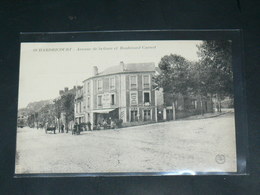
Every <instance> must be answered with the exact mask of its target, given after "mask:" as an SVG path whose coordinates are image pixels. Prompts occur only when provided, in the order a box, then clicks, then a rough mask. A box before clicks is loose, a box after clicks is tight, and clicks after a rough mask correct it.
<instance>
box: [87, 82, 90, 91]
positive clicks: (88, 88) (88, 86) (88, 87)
mask: <svg viewBox="0 0 260 195" xmlns="http://www.w3.org/2000/svg"><path fill="white" fill-rule="evenodd" d="M87 91H88V93H89V91H90V83H89V82H88V84H87Z"/></svg>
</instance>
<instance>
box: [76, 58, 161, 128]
mask: <svg viewBox="0 0 260 195" xmlns="http://www.w3.org/2000/svg"><path fill="white" fill-rule="evenodd" d="M153 74H155V65H154V63H131V64H124V63H123V62H120V64H119V65H117V66H113V67H110V68H108V69H106V70H104V71H103V72H98V68H97V67H93V76H92V77H90V78H88V79H86V80H84V81H83V83H84V85H83V102H81V104H83V112H82V113H81V116H82V114H83V115H84V117H82V118H81V122H88V121H90V122H91V124H92V125H94V126H95V125H97V124H98V123H102V121H103V120H104V119H108V118H111V119H112V120H113V119H122V120H123V123H132V122H141V121H157V108H158V107H159V106H162V105H163V96H162V94H161V93H162V92H161V91H158V90H154V89H153V88H152V76H153ZM158 93H160V95H159V94H158ZM77 103H78V102H77V101H75V104H77ZM75 106H76V107H77V105H75ZM75 116H78V114H77V113H75ZM76 120H77V118H76Z"/></svg>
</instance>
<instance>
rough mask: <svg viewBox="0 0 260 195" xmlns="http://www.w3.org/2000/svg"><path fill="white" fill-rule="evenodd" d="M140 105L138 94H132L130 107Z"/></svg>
mask: <svg viewBox="0 0 260 195" xmlns="http://www.w3.org/2000/svg"><path fill="white" fill-rule="evenodd" d="M137 104H138V97H137V92H136V91H135V92H131V93H130V105H137Z"/></svg>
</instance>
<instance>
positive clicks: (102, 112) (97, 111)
mask: <svg viewBox="0 0 260 195" xmlns="http://www.w3.org/2000/svg"><path fill="white" fill-rule="evenodd" d="M115 109H116V108H112V109H102V110H93V112H94V113H100V114H105V113H109V112H112V111H113V110H115Z"/></svg>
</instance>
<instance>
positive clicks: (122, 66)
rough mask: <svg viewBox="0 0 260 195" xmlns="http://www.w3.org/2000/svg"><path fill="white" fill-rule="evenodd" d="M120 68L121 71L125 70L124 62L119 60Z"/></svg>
mask: <svg viewBox="0 0 260 195" xmlns="http://www.w3.org/2000/svg"><path fill="white" fill-rule="evenodd" d="M120 69H121V71H125V64H124V62H123V61H121V62H120Z"/></svg>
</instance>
